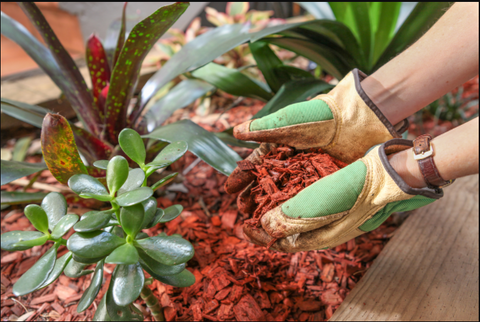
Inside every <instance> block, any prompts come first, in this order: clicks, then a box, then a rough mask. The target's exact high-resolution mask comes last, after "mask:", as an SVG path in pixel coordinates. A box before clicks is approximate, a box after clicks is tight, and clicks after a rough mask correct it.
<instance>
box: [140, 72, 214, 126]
mask: <svg viewBox="0 0 480 322" xmlns="http://www.w3.org/2000/svg"><path fill="white" fill-rule="evenodd" d="M214 89H215V87H214V86H212V85H210V84H208V83H206V82H204V81H201V80H198V79H186V80H184V81H182V82H180V83H179V84H177V85H176V86H175V87H174V88H172V89H171V90H169V91H168V93H167V94H165V95H164V96H163V97H162V98H160V99H159V100H158V101H156V102H155V103H154V104H153V105H152V106H151V107H150V108H149V109H148V111H147V113H146V114H145V117H144V119H145V120H146V122H147V129H148V131H152V130H153V129H154V128H156V127H157V126H160V125H162V124H163V122H165V120H166V119H167V118H169V117H170V115H172V113H173V112H175V111H176V110H178V109H181V108H184V107H185V106H187V105H189V104H191V103H193V102H194V101H195V100H196V99H197V98H200V97H202V96H204V95H205V94H207V93H208V92H210V91H213V90H214Z"/></svg>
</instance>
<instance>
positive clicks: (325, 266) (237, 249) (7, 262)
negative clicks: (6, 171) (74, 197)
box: [1, 106, 396, 321]
mask: <svg viewBox="0 0 480 322" xmlns="http://www.w3.org/2000/svg"><path fill="white" fill-rule="evenodd" d="M255 109H258V106H239V107H235V108H233V109H232V110H230V111H229V115H228V117H227V118H225V119H223V120H222V121H218V120H217V119H213V121H212V123H206V124H202V123H200V124H202V126H205V127H210V128H213V129H216V130H222V129H223V128H224V127H226V126H228V125H234V124H236V123H238V122H239V121H236V120H238V119H244V118H246V119H248V118H249V117H251V115H252V110H255ZM237 111H238V112H237ZM235 113H238V114H239V116H238V117H236V115H235ZM226 123H227V124H226ZM237 151H238V152H239V153H240V154H241V156H242V157H245V156H247V155H248V154H249V153H250V152H251V150H248V149H237ZM196 159H197V158H196V157H195V156H194V155H192V154H190V153H187V154H186V155H185V156H184V157H183V158H181V159H180V160H179V161H177V162H176V163H174V164H173V165H172V168H173V170H174V171H178V172H180V173H183V171H184V170H185V169H187V168H188V166H189V165H190V164H192V162H194V161H195V160H196ZM179 177H181V176H179ZM184 177H185V180H184V181H183V184H184V185H185V187H186V188H188V190H189V193H177V194H176V197H175V198H174V199H173V202H172V200H171V199H169V198H167V197H169V195H171V193H169V194H167V195H157V197H158V198H157V200H158V205H159V207H162V208H164V207H168V206H170V205H172V204H178V203H180V204H182V205H183V206H184V208H185V210H184V211H183V213H182V214H181V216H179V217H178V218H177V219H175V220H174V221H172V222H169V223H167V224H162V225H158V226H157V227H154V228H152V229H150V230H148V231H147V233H148V234H149V235H154V234H158V233H159V232H160V231H165V232H166V233H167V234H169V235H170V234H173V233H179V234H181V235H182V236H183V237H184V238H186V239H187V240H189V241H190V242H192V244H193V245H194V247H195V256H194V258H193V259H192V260H191V261H189V262H188V269H189V270H191V271H192V272H193V273H194V274H195V276H196V279H197V281H196V283H195V284H194V285H193V286H190V287H188V288H183V289H182V288H175V287H171V286H168V285H165V284H162V283H160V282H158V281H154V283H153V284H152V285H151V286H150V287H151V288H152V290H153V292H154V295H155V296H157V298H158V299H159V300H160V302H161V304H162V305H163V307H164V308H165V309H164V312H165V316H166V319H167V320H168V321H182V320H196V321H200V320H204V321H209V320H210V321H217V320H221V321H222V320H235V319H236V320H241V321H248V320H251V321H258V320H277V321H284V320H290V321H293V320H295V321H297V320H300V321H307V320H312V321H320V320H326V319H329V318H330V317H331V316H332V314H333V313H334V312H335V310H336V309H337V308H338V307H339V305H340V304H341V303H342V301H343V300H344V298H345V297H346V296H347V294H348V293H349V292H350V291H351V290H352V288H353V287H354V286H355V285H356V283H358V281H359V280H360V278H361V277H362V276H363V275H364V274H365V271H366V269H367V268H368V267H369V266H370V265H371V264H372V261H373V260H374V259H375V257H376V256H377V255H378V254H379V253H380V251H381V250H382V248H383V247H384V245H385V243H386V242H387V241H388V239H389V238H390V237H391V236H392V234H393V232H394V230H395V229H396V226H395V225H393V222H392V221H391V220H387V222H386V223H384V224H383V225H382V226H380V227H379V228H378V229H376V230H374V231H372V232H370V233H368V234H364V235H362V236H360V237H357V238H356V239H355V240H351V241H349V242H348V243H346V244H343V245H340V246H337V247H335V248H334V249H331V250H323V251H310V252H301V253H296V254H287V253H279V252H275V251H270V250H267V249H265V247H260V246H256V245H253V244H251V243H249V242H247V241H245V240H244V239H243V238H244V236H243V231H242V229H241V226H242V223H243V222H244V220H246V219H248V218H247V217H246V216H244V215H242V214H241V213H239V211H238V208H237V205H236V195H232V196H231V195H228V194H226V193H225V190H224V188H223V186H224V183H225V180H226V179H227V177H226V176H224V175H222V174H220V173H218V172H216V171H215V170H214V169H213V168H211V167H210V166H208V165H207V164H205V163H204V162H203V161H202V162H200V163H198V164H197V165H196V166H195V167H193V168H192V169H191V170H190V171H189V172H188V173H187V174H186V175H185V176H184ZM52 179H53V178H51V175H50V174H49V173H48V171H45V172H44V173H43V174H42V176H41V180H40V181H41V182H48V181H52ZM20 188H21V187H19V186H14V185H6V186H2V190H15V189H16V190H20ZM28 191H31V192H34V191H38V190H36V189H31V188H30V189H29V190H28ZM160 192H161V193H162V191H160ZM81 207H83V208H78V207H77V208H70V209H69V212H76V213H79V214H83V213H85V212H86V211H88V209H87V208H85V207H88V205H85V204H84V205H82V206H81ZM12 209H13V210H12ZM1 217H2V222H1V227H2V232H6V231H11V230H33V227H32V226H31V225H30V223H29V221H28V220H27V218H26V217H25V216H24V215H23V207H20V206H13V207H12V208H10V209H7V210H4V211H2V214H1ZM70 233H73V231H72V232H70ZM46 250H47V247H46V246H36V247H34V248H32V249H30V250H27V251H24V252H14V253H9V252H5V251H2V252H1V256H2V263H1V301H2V302H1V318H2V320H9V319H10V320H14V319H16V317H19V316H22V315H24V314H25V313H26V312H30V313H28V314H29V315H28V316H26V317H28V318H27V319H26V320H28V321H45V320H48V321H54V320H56V321H84V320H91V319H92V317H93V314H94V311H95V309H96V306H97V305H98V302H99V300H100V299H101V296H103V294H104V293H105V291H106V290H107V287H108V283H109V280H110V273H111V272H112V271H113V268H114V265H106V266H105V273H106V274H105V281H104V285H103V287H102V290H101V291H100V294H99V296H97V300H96V302H95V304H94V306H91V307H90V308H89V309H88V310H87V311H85V312H83V313H80V314H79V313H76V307H77V303H78V300H79V299H80V297H81V295H82V293H83V290H85V289H86V288H87V287H88V285H89V284H90V279H91V275H88V276H84V277H81V278H79V279H76V280H73V279H70V278H67V277H65V276H63V275H62V276H61V277H60V279H59V280H58V281H56V282H55V283H53V284H51V285H50V286H48V287H46V288H45V289H43V290H40V291H37V292H34V293H33V294H29V295H27V296H23V297H20V298H17V297H14V296H13V294H12V286H13V283H15V282H16V281H17V280H18V278H19V277H20V276H21V275H22V274H23V273H24V272H25V271H26V270H28V269H29V268H30V267H31V266H32V265H33V263H34V262H35V261H36V260H38V258H39V257H40V256H41V255H42V254H43V253H44V252H45V251H46ZM65 252H67V249H66V248H65V247H63V246H62V247H61V248H60V249H59V256H61V255H63V254H64V253H65ZM107 273H108V274H107ZM136 305H138V306H139V308H140V309H141V310H143V311H144V314H145V319H146V320H151V319H152V317H151V315H150V314H149V312H148V310H147V309H146V308H145V304H144V303H143V302H142V301H141V300H138V301H136ZM24 318H25V317H24Z"/></svg>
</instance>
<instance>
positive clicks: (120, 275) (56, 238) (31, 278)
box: [1, 129, 195, 321]
mask: <svg viewBox="0 0 480 322" xmlns="http://www.w3.org/2000/svg"><path fill="white" fill-rule="evenodd" d="M118 141H119V144H120V147H121V149H122V150H123V152H124V153H125V154H126V155H127V156H128V157H129V158H130V159H131V160H133V161H134V162H135V163H136V164H138V166H139V168H134V169H130V168H129V164H128V162H127V160H126V159H125V158H124V157H122V156H115V157H113V158H112V159H110V160H109V161H107V160H100V161H96V162H95V163H94V165H95V166H96V167H98V168H100V169H104V170H106V172H107V176H106V185H107V187H108V190H107V188H106V187H105V186H104V185H103V184H102V183H101V182H100V181H98V180H97V179H96V178H94V177H92V176H89V175H87V174H77V175H74V176H72V177H71V178H70V179H69V180H68V185H69V186H70V188H71V189H72V190H73V191H74V192H75V193H77V194H78V195H79V196H80V197H82V198H94V199H97V200H100V201H107V202H109V203H110V204H111V208H110V209H108V210H103V211H90V212H87V213H85V214H83V215H82V216H81V217H80V218H79V217H78V216H77V215H75V214H66V212H67V203H66V201H65V198H64V197H63V196H62V195H61V194H59V193H56V192H51V193H49V194H48V195H47V196H46V197H45V198H44V199H43V201H42V203H41V206H39V205H33V204H32V205H28V206H27V207H26V208H25V215H26V216H27V218H28V219H29V220H30V222H31V223H32V224H33V226H34V227H35V228H36V229H37V231H11V232H7V233H4V234H2V242H1V247H2V249H4V250H8V251H21V250H26V249H29V248H32V247H34V246H39V245H44V244H45V243H47V242H53V244H52V247H51V248H50V249H49V250H48V251H47V252H46V253H45V254H44V255H43V256H42V257H41V258H40V259H39V260H38V261H37V262H36V263H35V264H34V265H33V266H32V267H31V268H30V269H29V270H28V271H27V272H26V273H25V274H24V275H22V277H20V279H19V280H18V281H17V282H16V283H15V285H14V286H13V293H14V294H15V295H16V296H22V295H25V294H28V293H31V292H34V291H37V290H39V289H42V288H44V287H46V286H48V285H50V284H51V283H53V282H54V281H55V280H56V279H57V278H58V277H59V276H60V274H62V272H63V273H64V274H65V275H66V276H68V277H71V278H78V277H80V276H83V275H87V274H91V273H93V276H92V281H91V283H90V286H89V287H88V288H87V289H86V290H85V292H84V293H83V296H82V298H81V299H80V301H79V303H78V307H77V311H78V312H82V311H84V310H86V309H87V308H88V307H89V306H90V305H91V304H92V303H93V301H94V300H95V297H96V296H97V294H98V292H99V291H100V288H101V287H102V283H103V281H104V278H103V275H104V264H105V263H109V264H116V266H115V269H114V271H113V275H112V278H111V281H110V286H109V288H108V291H107V292H106V293H105V295H104V296H103V298H102V300H101V301H100V304H99V306H98V309H97V311H96V313H95V316H94V320H103V321H111V320H113V321H120V320H121V321H132V320H142V318H143V316H142V313H141V312H140V311H139V310H138V309H137V308H135V306H133V305H132V303H133V301H135V300H136V299H137V298H138V297H139V296H140V295H141V296H142V298H144V299H145V300H146V302H147V305H148V306H149V307H150V309H151V311H152V314H153V315H154V317H155V318H156V319H157V320H161V319H162V316H163V315H162V314H163V313H162V310H161V308H160V306H159V304H158V301H157V299H156V298H155V297H154V296H153V295H152V293H151V291H150V289H149V288H148V287H146V286H145V284H146V279H145V274H144V271H146V272H147V273H148V274H150V275H151V276H152V277H153V278H155V279H157V280H159V281H161V282H162V283H166V284H169V285H173V286H177V287H186V286H190V285H192V284H193V283H194V282H195V277H194V275H193V274H192V273H190V272H189V271H188V270H186V269H185V266H186V264H185V263H186V262H187V261H188V260H190V259H191V258H192V257H193V254H194V249H193V247H192V245H191V244H190V243H189V242H188V241H186V240H185V239H183V238H182V237H181V236H180V235H172V236H167V235H166V234H165V233H160V234H159V235H157V236H153V237H149V236H148V235H147V234H146V233H144V232H142V229H148V228H151V227H153V226H155V225H156V224H158V223H165V222H168V221H171V220H173V219H175V218H176V217H178V216H179V215H180V213H181V211H182V209H183V208H182V206H180V205H173V206H171V207H168V208H166V209H161V208H157V201H156V199H155V198H153V197H152V195H153V192H154V190H156V189H158V188H159V187H161V186H163V185H165V184H166V183H168V182H169V181H171V180H172V179H173V178H174V177H175V176H176V175H177V173H174V174H171V175H169V176H166V177H165V178H163V179H161V180H160V181H158V182H157V183H155V184H154V185H152V186H151V187H148V186H147V185H146V184H147V178H148V177H149V176H150V175H151V174H152V173H153V172H154V171H155V170H158V169H160V168H164V167H167V166H168V165H170V164H172V163H173V162H174V161H176V160H177V159H179V158H180V157H181V156H182V155H183V154H184V153H185V152H186V151H187V144H186V143H185V142H183V141H179V142H173V143H171V144H169V145H168V146H166V147H165V148H164V149H163V150H162V151H161V152H160V153H159V154H158V155H157V156H156V157H155V158H154V159H153V161H152V162H149V163H145V162H146V161H145V157H146V151H145V148H144V145H143V141H142V138H141V137H140V135H139V134H138V133H137V132H135V131H134V130H132V129H124V130H123V131H121V132H120V135H119V137H118ZM72 227H73V229H74V230H75V233H74V234H73V235H71V236H70V238H68V240H66V239H64V238H63V236H65V235H66V234H67V233H68V231H69V230H70V229H71V228H72ZM62 245H66V246H67V248H68V250H69V252H67V253H66V254H65V255H63V256H61V257H60V258H57V251H58V249H59V247H60V246H62ZM92 264H95V265H96V267H95V270H94V271H93V270H92V269H87V270H86V269H85V268H86V267H87V266H90V265H92Z"/></svg>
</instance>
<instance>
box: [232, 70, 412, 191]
mask: <svg viewBox="0 0 480 322" xmlns="http://www.w3.org/2000/svg"><path fill="white" fill-rule="evenodd" d="M365 77H366V75H365V74H364V73H362V72H360V71H359V70H358V69H354V70H353V71H352V72H350V73H349V74H348V75H347V76H345V78H344V79H343V80H342V81H341V82H339V83H338V85H337V86H336V87H335V88H334V89H333V90H332V91H330V93H328V94H322V95H318V96H317V97H315V98H314V99H312V100H310V101H306V102H301V103H296V104H292V105H289V106H287V107H284V108H283V109H281V110H279V111H277V112H276V113H273V114H270V115H268V116H265V117H263V118H260V119H256V120H253V121H247V122H245V123H242V124H240V125H238V126H236V127H235V129H234V132H233V134H234V136H235V137H236V138H237V139H241V140H248V141H258V142H270V143H279V144H287V145H289V146H291V147H294V148H296V149H308V148H322V150H324V151H325V152H327V153H328V154H330V155H331V156H333V157H335V158H337V159H339V160H341V161H344V162H346V163H351V162H353V161H355V160H357V159H359V158H361V157H362V156H364V155H365V153H366V152H367V151H368V149H370V148H371V147H372V146H374V145H376V144H380V143H383V142H386V141H388V140H390V139H393V138H400V137H401V136H400V133H401V132H403V131H404V130H405V129H406V128H407V127H408V122H407V121H406V120H404V121H403V122H401V123H402V124H398V126H393V125H392V124H391V123H390V122H389V121H388V120H387V119H386V118H385V116H384V115H383V114H382V112H381V111H380V110H379V109H378V107H376V106H375V104H374V103H373V102H372V101H371V100H370V99H369V98H368V96H367V95H366V94H365V92H364V91H363V89H362V86H361V83H360V82H361V81H362V80H363V79H364V78H365ZM400 126H401V128H400ZM396 128H397V129H398V130H397V129H396ZM269 149H270V147H269V146H268V145H263V146H261V148H260V149H257V150H256V151H254V153H253V154H252V155H251V156H249V157H248V158H247V159H248V160H250V161H251V162H252V163H254V164H258V160H259V159H258V155H259V154H260V155H261V154H265V153H267V152H268V150H269ZM253 179H254V176H253V175H249V174H248V173H245V172H244V171H241V170H240V169H238V168H237V169H235V170H234V171H233V173H232V174H231V175H230V177H229V178H228V180H227V182H226V184H225V190H226V191H227V192H228V193H235V192H238V191H241V190H243V189H244V188H245V187H246V186H247V185H248V184H249V183H250V182H251V181H252V180H253Z"/></svg>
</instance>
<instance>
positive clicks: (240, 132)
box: [233, 120, 252, 140]
mask: <svg viewBox="0 0 480 322" xmlns="http://www.w3.org/2000/svg"><path fill="white" fill-rule="evenodd" d="M250 123H252V120H250V121H246V122H243V123H241V124H239V125H237V126H235V127H234V128H233V136H234V137H236V138H237V139H239V140H246V139H248V137H249V135H248V134H249V133H250Z"/></svg>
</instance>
